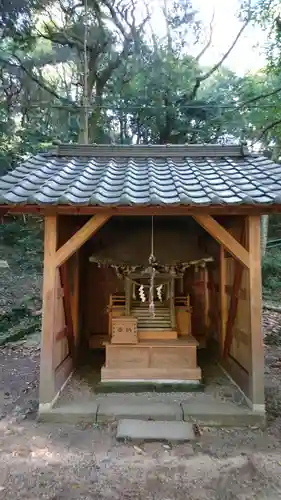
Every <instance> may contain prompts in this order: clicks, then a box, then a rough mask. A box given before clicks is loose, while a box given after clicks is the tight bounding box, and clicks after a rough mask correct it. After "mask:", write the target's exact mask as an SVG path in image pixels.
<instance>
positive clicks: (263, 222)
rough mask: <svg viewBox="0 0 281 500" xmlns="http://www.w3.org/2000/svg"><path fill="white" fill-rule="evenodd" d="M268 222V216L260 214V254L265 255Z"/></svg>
mask: <svg viewBox="0 0 281 500" xmlns="http://www.w3.org/2000/svg"><path fill="white" fill-rule="evenodd" d="M268 222H269V216H268V215H262V216H261V255H262V257H264V256H265V252H266V246H267V236H268Z"/></svg>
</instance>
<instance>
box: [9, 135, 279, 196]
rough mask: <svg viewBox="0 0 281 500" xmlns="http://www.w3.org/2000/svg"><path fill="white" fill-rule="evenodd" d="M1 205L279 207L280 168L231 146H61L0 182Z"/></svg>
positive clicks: (24, 165)
mask: <svg viewBox="0 0 281 500" xmlns="http://www.w3.org/2000/svg"><path fill="white" fill-rule="evenodd" d="M0 203H1V204H42V205H44V204H70V205H149V204H150V205H169V204H183V205H214V204H215V205H218V204H228V205H235V204H242V203H243V204H251V205H252V204H280V203H281V165H278V164H275V163H273V162H271V161H270V160H268V159H267V158H263V157H257V156H253V155H250V154H248V153H247V152H246V151H242V150H241V148H240V147H237V146H231V147H227V146H211V145H210V146H199V145H198V146H178V147H177V146H149V147H148V146H132V147H121V146H88V147H85V146H75V145H71V146H69V147H68V148H67V146H64V145H63V146H61V147H60V148H59V150H58V151H57V152H55V153H45V154H39V155H36V156H34V157H31V158H30V159H28V160H27V161H25V162H24V163H23V164H22V165H20V166H18V167H17V168H16V169H14V170H13V171H11V172H8V173H7V174H6V175H5V176H3V177H2V178H0Z"/></svg>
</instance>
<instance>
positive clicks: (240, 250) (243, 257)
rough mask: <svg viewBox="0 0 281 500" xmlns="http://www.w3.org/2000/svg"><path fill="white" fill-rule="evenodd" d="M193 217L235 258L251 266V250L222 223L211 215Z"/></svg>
mask: <svg viewBox="0 0 281 500" xmlns="http://www.w3.org/2000/svg"><path fill="white" fill-rule="evenodd" d="M193 218H194V219H195V220H196V221H197V222H198V224H200V226H202V227H203V228H204V229H205V230H206V231H207V232H208V233H209V234H210V235H211V236H212V237H213V238H214V239H215V240H216V241H217V242H218V243H220V244H221V245H223V246H224V247H225V249H226V250H227V251H228V252H229V253H230V254H231V255H232V256H233V257H234V258H235V259H237V260H238V261H239V262H240V263H241V264H242V265H243V266H245V267H247V268H249V265H250V261H249V252H248V251H247V250H246V249H245V248H244V247H243V245H242V244H241V243H239V242H238V241H237V240H236V239H235V238H234V237H233V236H232V235H231V234H230V233H229V232H228V231H227V230H226V229H225V228H224V227H223V226H221V224H219V223H218V222H217V221H216V220H215V219H214V218H213V217H211V216H210V215H193Z"/></svg>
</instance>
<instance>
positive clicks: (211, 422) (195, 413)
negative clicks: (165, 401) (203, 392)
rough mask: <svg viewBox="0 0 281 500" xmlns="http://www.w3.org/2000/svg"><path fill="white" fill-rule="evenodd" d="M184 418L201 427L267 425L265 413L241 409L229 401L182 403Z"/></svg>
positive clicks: (208, 400)
mask: <svg viewBox="0 0 281 500" xmlns="http://www.w3.org/2000/svg"><path fill="white" fill-rule="evenodd" d="M181 407H182V410H183V416H184V417H183V418H184V420H185V421H186V422H190V421H192V422H196V423H198V424H200V425H208V426H214V427H215V426H218V427H224V426H225V427H226V426H231V427H247V426H251V425H255V426H256V425H257V426H259V427H263V426H264V425H265V413H258V412H255V411H252V410H250V409H247V408H245V407H239V406H238V405H236V404H234V403H231V402H228V401H217V400H216V399H214V398H213V399H211V398H210V399H207V400H206V401H202V400H201V401H198V400H196V399H194V400H193V401H192V403H181Z"/></svg>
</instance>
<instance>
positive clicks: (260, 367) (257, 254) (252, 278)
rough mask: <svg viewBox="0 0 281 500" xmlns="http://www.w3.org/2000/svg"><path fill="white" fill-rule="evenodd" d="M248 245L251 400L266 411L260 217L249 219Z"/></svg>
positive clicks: (255, 407) (257, 407)
mask: <svg viewBox="0 0 281 500" xmlns="http://www.w3.org/2000/svg"><path fill="white" fill-rule="evenodd" d="M248 244H249V254H250V269H249V295H250V297H249V302H250V304H249V305H250V332H251V342H250V345H251V350H250V355H251V362H250V367H251V370H250V387H249V389H250V391H249V392H250V399H251V401H252V404H253V409H255V410H263V409H264V345H263V336H262V279H261V246H260V217H258V216H250V217H249V218H248Z"/></svg>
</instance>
